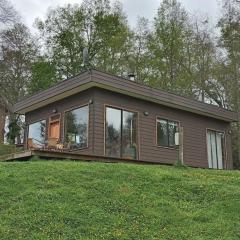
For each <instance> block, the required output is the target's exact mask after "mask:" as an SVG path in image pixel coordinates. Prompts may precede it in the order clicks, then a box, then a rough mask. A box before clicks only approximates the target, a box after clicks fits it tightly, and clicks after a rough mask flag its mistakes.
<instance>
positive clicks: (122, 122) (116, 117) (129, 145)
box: [105, 107, 137, 159]
mask: <svg viewBox="0 0 240 240" xmlns="http://www.w3.org/2000/svg"><path fill="white" fill-rule="evenodd" d="M105 149H106V155H107V156H109V157H118V158H120V157H122V158H128V159H136V158H137V114H136V113H133V112H129V111H124V110H121V109H115V108H111V107H107V108H106V143H105Z"/></svg>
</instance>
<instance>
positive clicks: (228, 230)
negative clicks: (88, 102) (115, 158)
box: [0, 161, 240, 240]
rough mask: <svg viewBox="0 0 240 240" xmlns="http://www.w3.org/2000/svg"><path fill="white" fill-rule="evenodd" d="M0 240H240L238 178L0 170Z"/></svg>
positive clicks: (176, 172)
mask: <svg viewBox="0 0 240 240" xmlns="http://www.w3.org/2000/svg"><path fill="white" fill-rule="evenodd" d="M0 239H11V240H12V239H31V240H32V239H84V240H85V239H89V240H90V239H98V240H99V239H134V240H136V239H146V240H151V239H171V240H172V239H181V240H183V239H188V240H189V239H198V240H200V239H204V240H207V239H224V240H225V239H229V240H230V239H231V240H234V239H240V172H226V171H211V170H200V169H179V168H175V167H166V166H150V165H134V164H104V163H86V162H85V163H84V162H68V161H58V162H53V161H39V162H38V161H30V162H22V163H0Z"/></svg>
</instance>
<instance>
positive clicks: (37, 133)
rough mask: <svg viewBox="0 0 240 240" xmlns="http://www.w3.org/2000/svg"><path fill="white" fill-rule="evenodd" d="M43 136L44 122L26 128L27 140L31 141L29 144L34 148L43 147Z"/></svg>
mask: <svg viewBox="0 0 240 240" xmlns="http://www.w3.org/2000/svg"><path fill="white" fill-rule="evenodd" d="M45 134H46V120H42V121H39V122H35V123H33V124H30V125H29V127H28V139H31V143H32V144H33V147H35V148H38V147H43V146H44V142H45ZM29 142H30V141H29Z"/></svg>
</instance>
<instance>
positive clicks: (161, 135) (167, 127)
mask: <svg viewBox="0 0 240 240" xmlns="http://www.w3.org/2000/svg"><path fill="white" fill-rule="evenodd" d="M177 131H178V123H177V122H174V121H170V120H166V119H157V144H158V146H163V147H174V146H175V134H176V132H177Z"/></svg>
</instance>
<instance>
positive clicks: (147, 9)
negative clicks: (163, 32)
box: [10, 0, 220, 28]
mask: <svg viewBox="0 0 240 240" xmlns="http://www.w3.org/2000/svg"><path fill="white" fill-rule="evenodd" d="M10 1H11V2H12V4H13V5H14V7H15V9H16V10H17V11H18V12H19V13H20V14H21V16H22V18H23V21H24V23H26V24H27V25H28V26H29V27H30V28H32V26H33V22H34V19H35V18H37V17H40V18H44V16H45V14H46V12H47V9H48V8H49V7H55V6H58V5H60V6H62V5H64V4H67V3H81V0H10ZM179 1H180V2H181V3H182V4H183V6H184V7H185V8H186V9H187V10H188V11H190V12H191V13H192V14H197V15H199V14H201V15H206V14H208V15H209V17H210V21H211V22H212V24H215V23H216V21H217V16H218V15H219V12H220V10H219V9H220V7H219V6H220V5H219V1H220V0H179ZM120 2H122V3H123V9H124V12H125V13H126V14H127V16H128V20H129V24H130V25H131V26H132V27H134V26H135V23H136V20H137V17H138V16H144V17H146V18H148V19H149V20H152V19H153V17H154V16H155V14H156V11H157V8H158V6H159V5H160V2H161V0H120Z"/></svg>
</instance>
